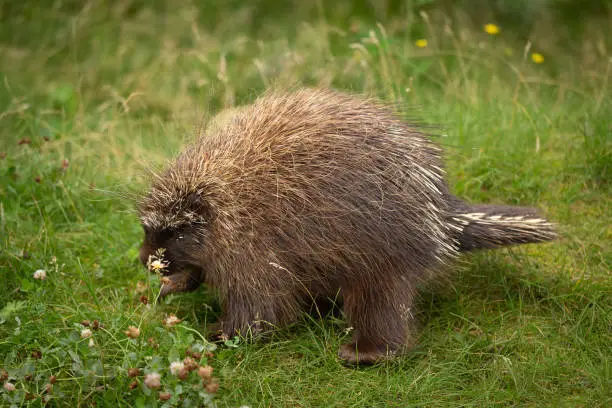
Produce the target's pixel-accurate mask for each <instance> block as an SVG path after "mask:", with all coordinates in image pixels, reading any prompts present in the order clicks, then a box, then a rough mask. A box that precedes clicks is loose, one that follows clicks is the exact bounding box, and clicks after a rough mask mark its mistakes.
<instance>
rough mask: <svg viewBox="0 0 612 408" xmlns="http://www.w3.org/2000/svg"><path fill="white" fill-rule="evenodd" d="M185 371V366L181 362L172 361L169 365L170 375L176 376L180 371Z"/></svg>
mask: <svg viewBox="0 0 612 408" xmlns="http://www.w3.org/2000/svg"><path fill="white" fill-rule="evenodd" d="M184 369H185V364H184V363H183V362H182V361H173V362H172V363H171V364H170V372H171V373H172V375H178V373H180V372H181V371H183V370H184Z"/></svg>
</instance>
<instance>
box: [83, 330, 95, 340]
mask: <svg viewBox="0 0 612 408" xmlns="http://www.w3.org/2000/svg"><path fill="white" fill-rule="evenodd" d="M91 335H92V332H91V330H90V329H83V330H81V338H82V339H86V338H88V337H91Z"/></svg>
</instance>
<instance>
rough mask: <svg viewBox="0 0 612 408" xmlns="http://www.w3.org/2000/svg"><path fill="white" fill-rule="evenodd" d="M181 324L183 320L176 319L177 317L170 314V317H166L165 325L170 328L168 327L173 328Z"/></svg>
mask: <svg viewBox="0 0 612 408" xmlns="http://www.w3.org/2000/svg"><path fill="white" fill-rule="evenodd" d="M180 322H182V320H181V319H179V318H178V317H176V315H173V314H170V315H168V317H166V318H165V319H164V325H166V326H168V327H172V326H174V325H176V324H179V323H180Z"/></svg>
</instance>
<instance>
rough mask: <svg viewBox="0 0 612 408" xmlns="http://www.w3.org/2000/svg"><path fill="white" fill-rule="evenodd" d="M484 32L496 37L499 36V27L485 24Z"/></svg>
mask: <svg viewBox="0 0 612 408" xmlns="http://www.w3.org/2000/svg"><path fill="white" fill-rule="evenodd" d="M484 30H485V32H486V33H487V34H491V35H495V34H499V31H500V30H499V26H497V25H495V24H491V23H489V24H485V26H484Z"/></svg>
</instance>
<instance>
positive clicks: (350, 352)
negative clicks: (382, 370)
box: [338, 340, 398, 365]
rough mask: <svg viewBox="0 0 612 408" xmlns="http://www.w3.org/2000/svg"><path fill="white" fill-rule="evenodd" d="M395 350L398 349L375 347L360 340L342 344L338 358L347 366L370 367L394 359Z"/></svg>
mask: <svg viewBox="0 0 612 408" xmlns="http://www.w3.org/2000/svg"><path fill="white" fill-rule="evenodd" d="M397 349H398V347H390V346H389V345H386V344H382V345H376V344H374V343H372V342H369V341H363V340H362V341H359V342H358V343H355V342H353V343H346V344H342V345H341V346H340V349H339V350H338V358H340V360H342V361H343V362H344V363H345V364H347V365H358V364H360V365H372V364H375V363H379V362H381V361H384V360H387V359H390V358H392V357H394V356H395V355H396V354H397Z"/></svg>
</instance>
